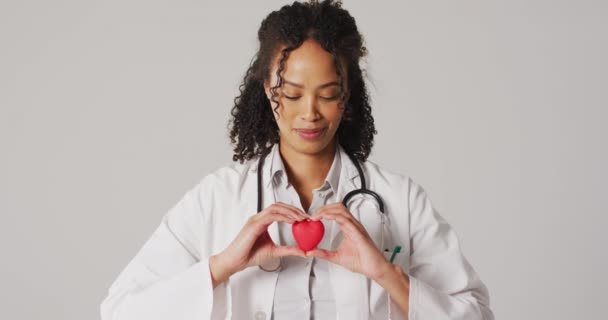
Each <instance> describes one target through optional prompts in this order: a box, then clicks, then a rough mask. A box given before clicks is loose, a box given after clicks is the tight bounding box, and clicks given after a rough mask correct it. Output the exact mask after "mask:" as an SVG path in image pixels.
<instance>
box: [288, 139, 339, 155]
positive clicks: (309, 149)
mask: <svg viewBox="0 0 608 320" xmlns="http://www.w3.org/2000/svg"><path fill="white" fill-rule="evenodd" d="M294 140H295V141H294ZM331 142H332V140H329V141H325V140H319V141H307V140H304V139H302V138H300V137H299V136H296V137H295V139H293V140H292V141H289V143H288V144H289V145H290V146H291V147H292V148H293V149H295V150H296V151H297V152H298V153H303V154H309V155H313V154H318V153H321V152H323V151H324V150H325V149H327V148H328V147H329V145H330V144H331Z"/></svg>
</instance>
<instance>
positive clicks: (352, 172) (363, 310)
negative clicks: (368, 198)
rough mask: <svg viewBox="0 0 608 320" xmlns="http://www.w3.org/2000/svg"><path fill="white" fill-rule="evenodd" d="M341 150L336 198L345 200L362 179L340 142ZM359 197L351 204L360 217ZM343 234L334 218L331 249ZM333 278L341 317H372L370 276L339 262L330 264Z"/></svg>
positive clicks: (330, 276) (335, 296)
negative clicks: (345, 266) (354, 270)
mask: <svg viewBox="0 0 608 320" xmlns="http://www.w3.org/2000/svg"><path fill="white" fill-rule="evenodd" d="M338 150H339V152H340V163H341V170H340V182H339V184H338V192H337V193H336V199H338V201H342V199H343V198H344V196H345V195H346V194H347V193H348V192H350V191H351V190H354V189H356V188H358V182H357V184H355V181H356V180H357V178H358V177H359V174H358V172H357V168H356V167H355V166H354V164H353V163H352V162H351V160H350V158H349V157H348V155H347V154H346V152H345V151H344V150H343V149H342V147H341V146H339V145H338ZM356 198H358V197H355V198H353V199H352V200H351V202H350V204H349V206H348V207H349V208H351V209H352V211H351V213H352V214H353V216H354V217H355V218H356V219H359V211H358V210H356V209H353V208H357V207H358V206H359V205H358V203H360V200H358V199H356ZM341 239H342V234H341V232H340V226H339V225H338V224H337V223H335V222H333V223H332V224H331V227H330V232H329V244H330V248H329V249H330V250H335V249H336V248H337V246H338V245H339V244H340V241H341ZM329 278H330V281H331V285H332V289H333V293H334V299H335V301H336V313H337V317H336V318H337V319H368V318H369V310H370V308H369V291H368V280H367V278H366V277H365V276H364V275H362V274H359V273H355V272H352V271H350V270H348V269H346V268H344V267H342V266H340V265H338V264H334V263H330V264H329Z"/></svg>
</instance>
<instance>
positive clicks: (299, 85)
mask: <svg viewBox="0 0 608 320" xmlns="http://www.w3.org/2000/svg"><path fill="white" fill-rule="evenodd" d="M283 82H285V83H286V84H289V85H292V86H294V87H298V88H304V85H301V84H299V83H294V82H291V81H288V80H285V79H283ZM339 85H340V83H339V82H337V81H331V82H328V83H324V84H322V85H320V86H319V87H318V88H319V89H320V88H325V87H329V86H339Z"/></svg>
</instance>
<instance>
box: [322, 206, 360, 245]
mask: <svg viewBox="0 0 608 320" xmlns="http://www.w3.org/2000/svg"><path fill="white" fill-rule="evenodd" d="M322 217H323V219H327V220H334V221H336V222H337V223H338V225H339V226H340V230H342V232H343V233H344V236H346V237H348V238H350V239H353V240H356V241H365V239H366V238H369V235H368V234H367V230H365V228H360V227H359V226H358V225H357V224H355V223H354V222H353V220H354V221H356V219H351V218H348V217H345V216H344V215H341V214H336V213H328V212H325V213H323V214H322Z"/></svg>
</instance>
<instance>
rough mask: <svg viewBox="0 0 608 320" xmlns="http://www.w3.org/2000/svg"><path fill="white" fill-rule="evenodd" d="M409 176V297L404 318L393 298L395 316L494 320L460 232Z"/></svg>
mask: <svg viewBox="0 0 608 320" xmlns="http://www.w3.org/2000/svg"><path fill="white" fill-rule="evenodd" d="M408 180H409V197H408V201H409V205H408V207H409V210H410V232H411V233H410V248H411V252H410V268H409V269H410V270H409V273H408V274H409V277H410V300H409V312H408V316H407V317H406V316H405V315H404V314H402V313H401V312H400V309H399V308H398V307H397V304H396V302H395V301H393V300H392V299H391V309H392V310H394V312H395V313H397V315H396V316H395V317H394V318H393V319H409V320H423V319H437V320H440V319H450V320H494V314H493V312H492V310H491V309H490V296H489V293H488V289H487V287H486V286H485V284H484V283H483V282H482V281H481V279H480V278H479V276H478V275H477V273H476V272H475V270H474V269H473V267H472V266H471V265H470V264H469V262H468V261H467V259H466V258H465V256H464V255H463V253H462V251H461V249H460V244H459V240H458V236H457V234H456V232H455V231H454V230H453V229H452V227H451V226H450V225H449V224H448V222H447V221H446V220H445V219H444V218H443V217H442V216H441V215H440V214H439V213H438V212H437V210H435V209H434V208H433V204H432V203H431V201H430V199H429V197H428V195H427V193H426V191H425V190H424V189H423V188H422V187H421V186H420V185H418V184H416V183H415V182H414V181H413V180H412V179H408Z"/></svg>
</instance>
